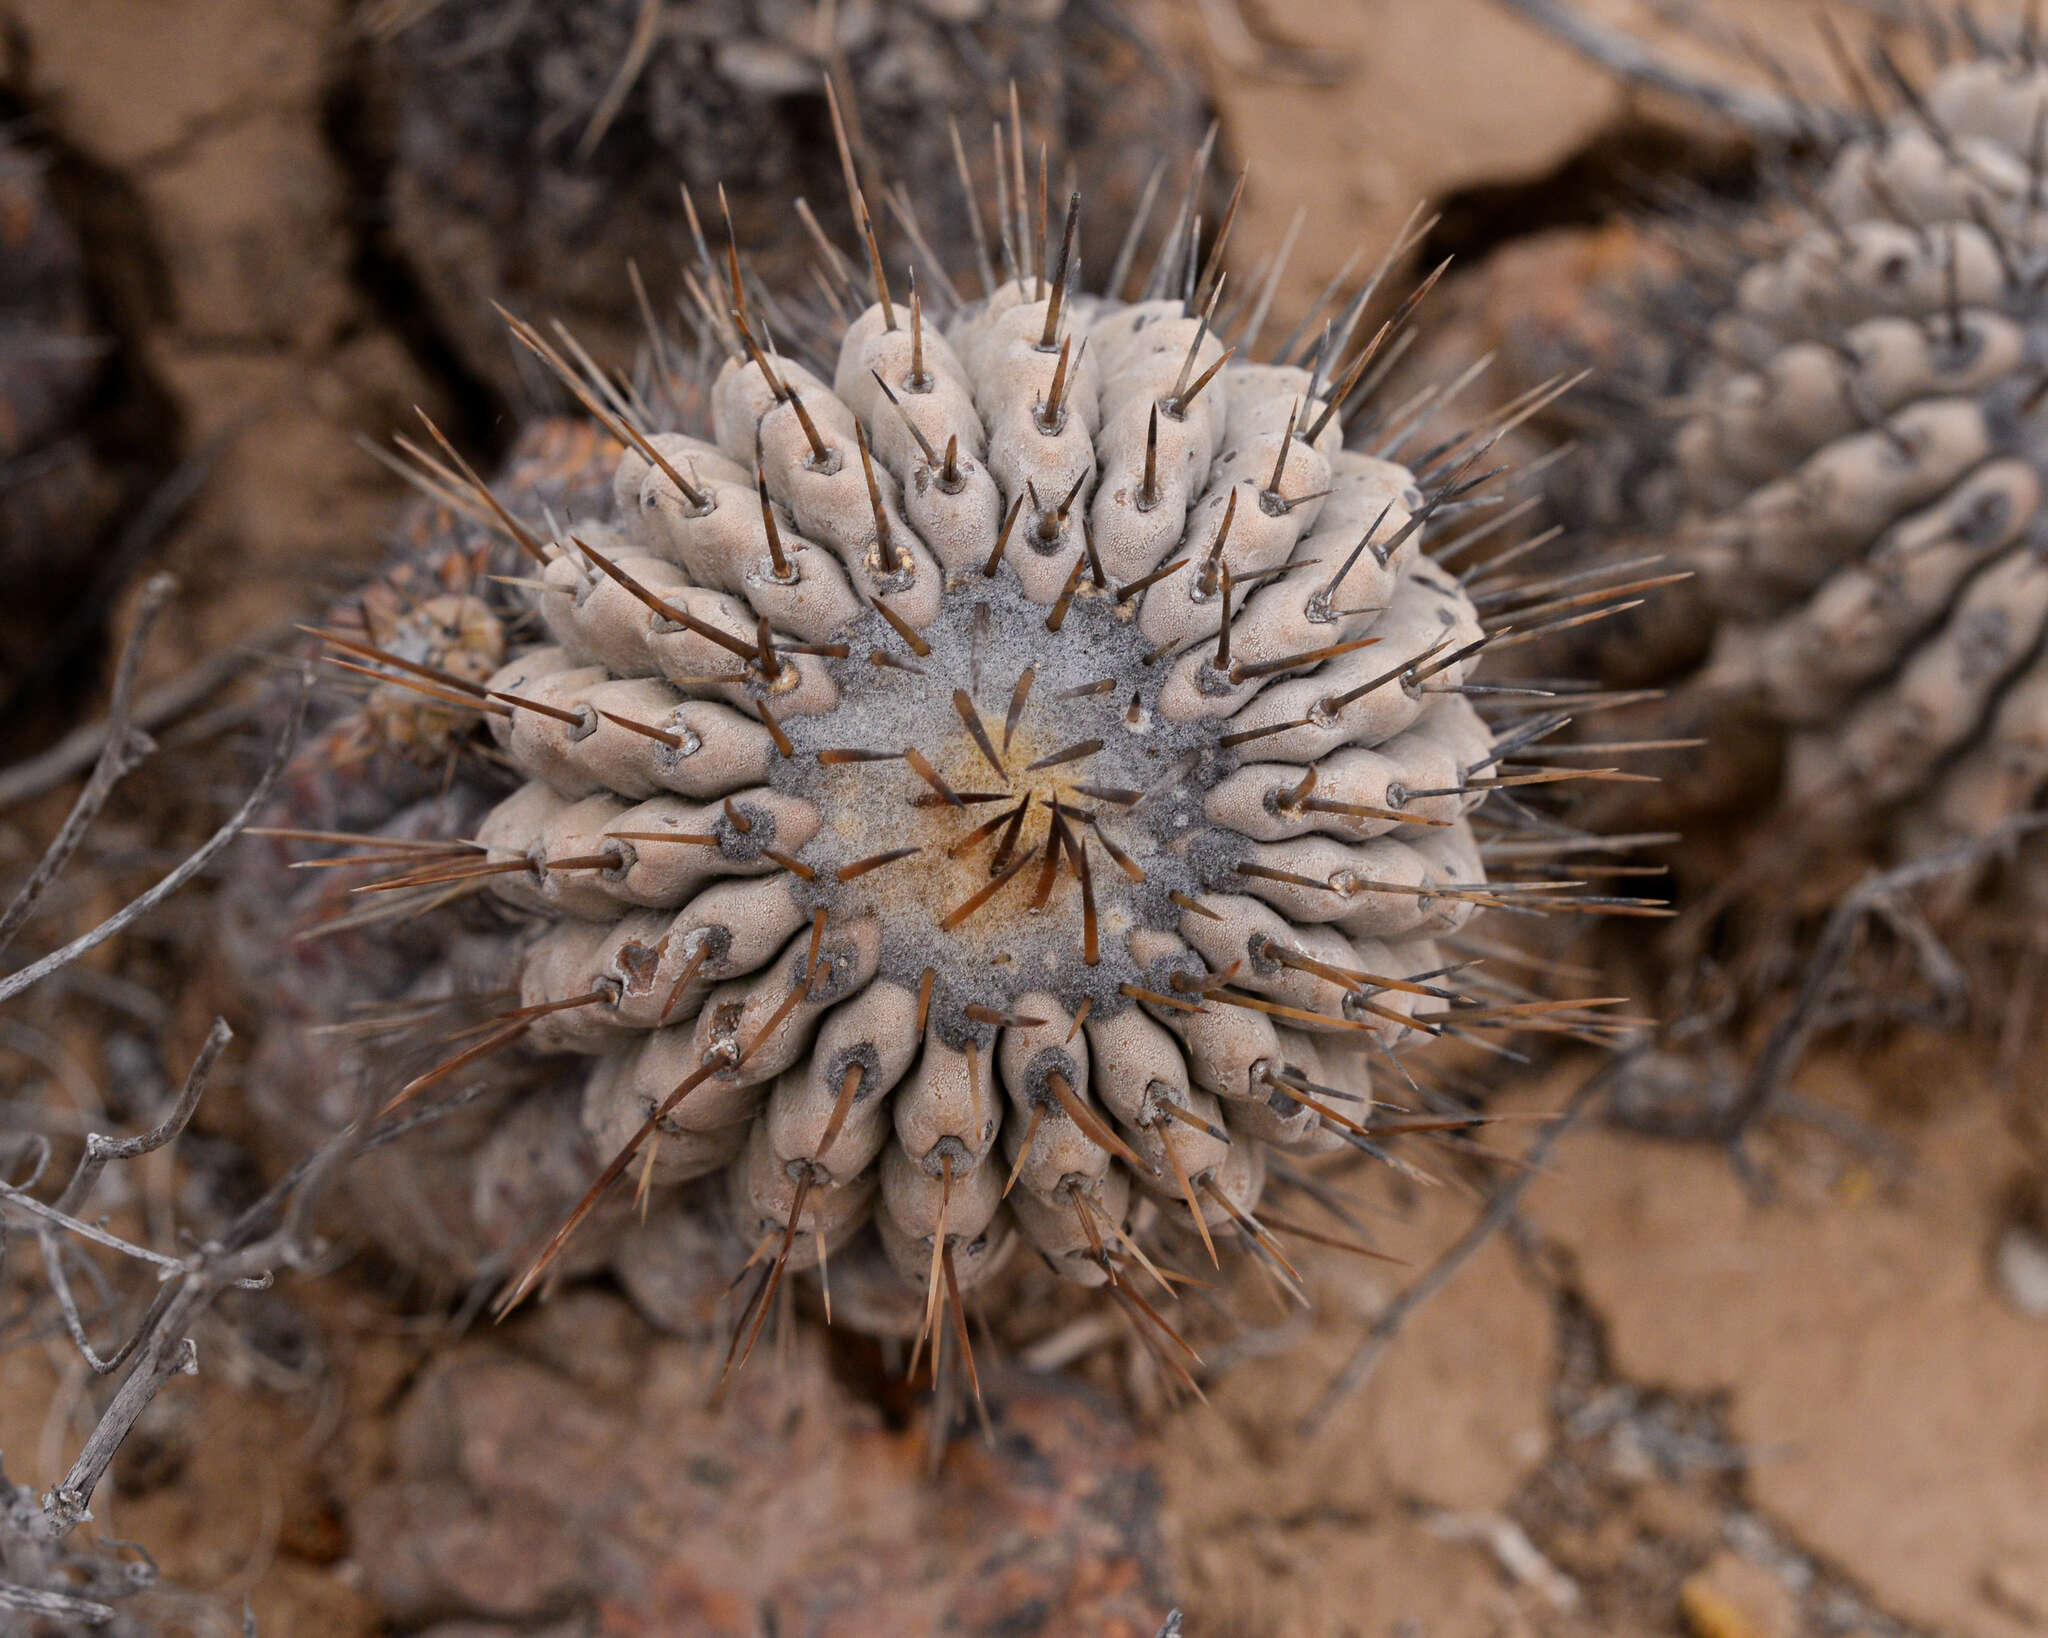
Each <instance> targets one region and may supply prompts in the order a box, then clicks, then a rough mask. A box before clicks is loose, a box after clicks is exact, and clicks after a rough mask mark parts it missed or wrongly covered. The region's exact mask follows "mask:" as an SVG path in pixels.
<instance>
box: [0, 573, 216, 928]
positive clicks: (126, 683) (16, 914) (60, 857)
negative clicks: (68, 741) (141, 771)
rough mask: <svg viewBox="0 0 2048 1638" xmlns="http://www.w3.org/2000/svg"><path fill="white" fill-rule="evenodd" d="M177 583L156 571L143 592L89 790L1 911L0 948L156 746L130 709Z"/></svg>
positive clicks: (123, 652) (82, 793)
mask: <svg viewBox="0 0 2048 1638" xmlns="http://www.w3.org/2000/svg"><path fill="white" fill-rule="evenodd" d="M177 589H178V582H177V581H176V580H175V579H173V578H172V577H171V576H170V575H167V574H160V575H155V576H152V577H151V579H150V582H149V584H148V585H147V586H145V587H143V589H142V597H141V600H140V602H138V604H137V605H136V610H135V629H134V630H133V631H131V632H130V633H129V634H128V642H127V646H126V647H124V648H123V649H122V650H121V663H120V665H119V666H118V667H117V668H116V669H115V672H114V692H113V698H112V700H111V702H110V703H109V705H108V707H107V725H106V734H105V739H104V740H103V742H102V744H101V748H100V753H99V760H98V762H97V763H95V764H94V767H93V770H92V777H91V778H90V779H88V780H87V781H86V782H85V789H84V790H82V791H80V792H79V793H78V800H77V801H76V802H74V803H73V804H72V806H71V812H70V813H69V814H68V815H66V816H65V819H64V826H63V828H62V829H61V830H59V831H58V832H57V837H56V840H55V841H53V842H51V843H50V845H49V847H48V848H47V849H45V850H44V853H43V856H42V858H40V859H38V860H37V861H36V867H35V869H33V870H31V871H30V872H29V876H28V880H27V881H26V882H24V883H23V884H22V888H21V891H20V892H19V893H17V894H15V895H14V901H13V903H11V904H9V905H8V906H7V909H6V910H5V912H0V952H4V951H5V950H6V949H7V946H8V945H10V944H12V943H13V942H14V935H15V934H16V933H18V932H20V931H21V926H22V923H23V922H25V921H27V920H28V918H29V915H30V913H31V912H32V911H33V910H34V909H35V907H36V901H37V900H39V899H40V898H41V897H42V896H43V894H44V893H45V892H47V891H48V890H49V886H50V883H51V882H53V881H55V880H56V879H57V874H58V872H59V871H61V870H62V869H63V868H64V867H65V865H67V864H69V863H70V862H71V855H72V854H73V853H74V852H76V851H77V849H78V844H79V843H80V842H81V841H83V840H84V839H85V832H86V828H87V827H88V826H90V825H91V824H92V822H93V821H94V820H95V819H97V818H98V817H99V813H100V809H101V808H103V807H105V806H106V805H107V798H108V797H110V796H112V795H113V794H114V787H115V786H116V785H118V784H120V783H121V781H122V780H123V779H125V778H126V777H127V776H128V775H129V774H130V773H132V772H133V771H134V770H135V769H136V768H137V767H139V766H140V765H141V763H142V760H143V759H144V758H145V757H147V756H148V755H149V754H150V752H151V751H153V750H155V749H156V747H155V746H154V745H152V744H151V743H150V739H149V736H148V735H147V734H145V733H142V732H141V731H140V730H138V729H136V728H134V727H132V726H131V724H130V721H129V714H130V711H131V710H132V708H133V705H134V698H135V673H136V671H137V669H138V668H139V666H140V665H141V661H142V645H143V644H144V643H145V642H146V641H147V640H148V638H149V628H150V627H151V626H153V625H155V624H156V620H157V616H158V615H160V614H162V613H163V611H164V608H165V605H167V604H168V603H169V602H170V600H171V596H172V594H173V593H175V592H176V591H177Z"/></svg>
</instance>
